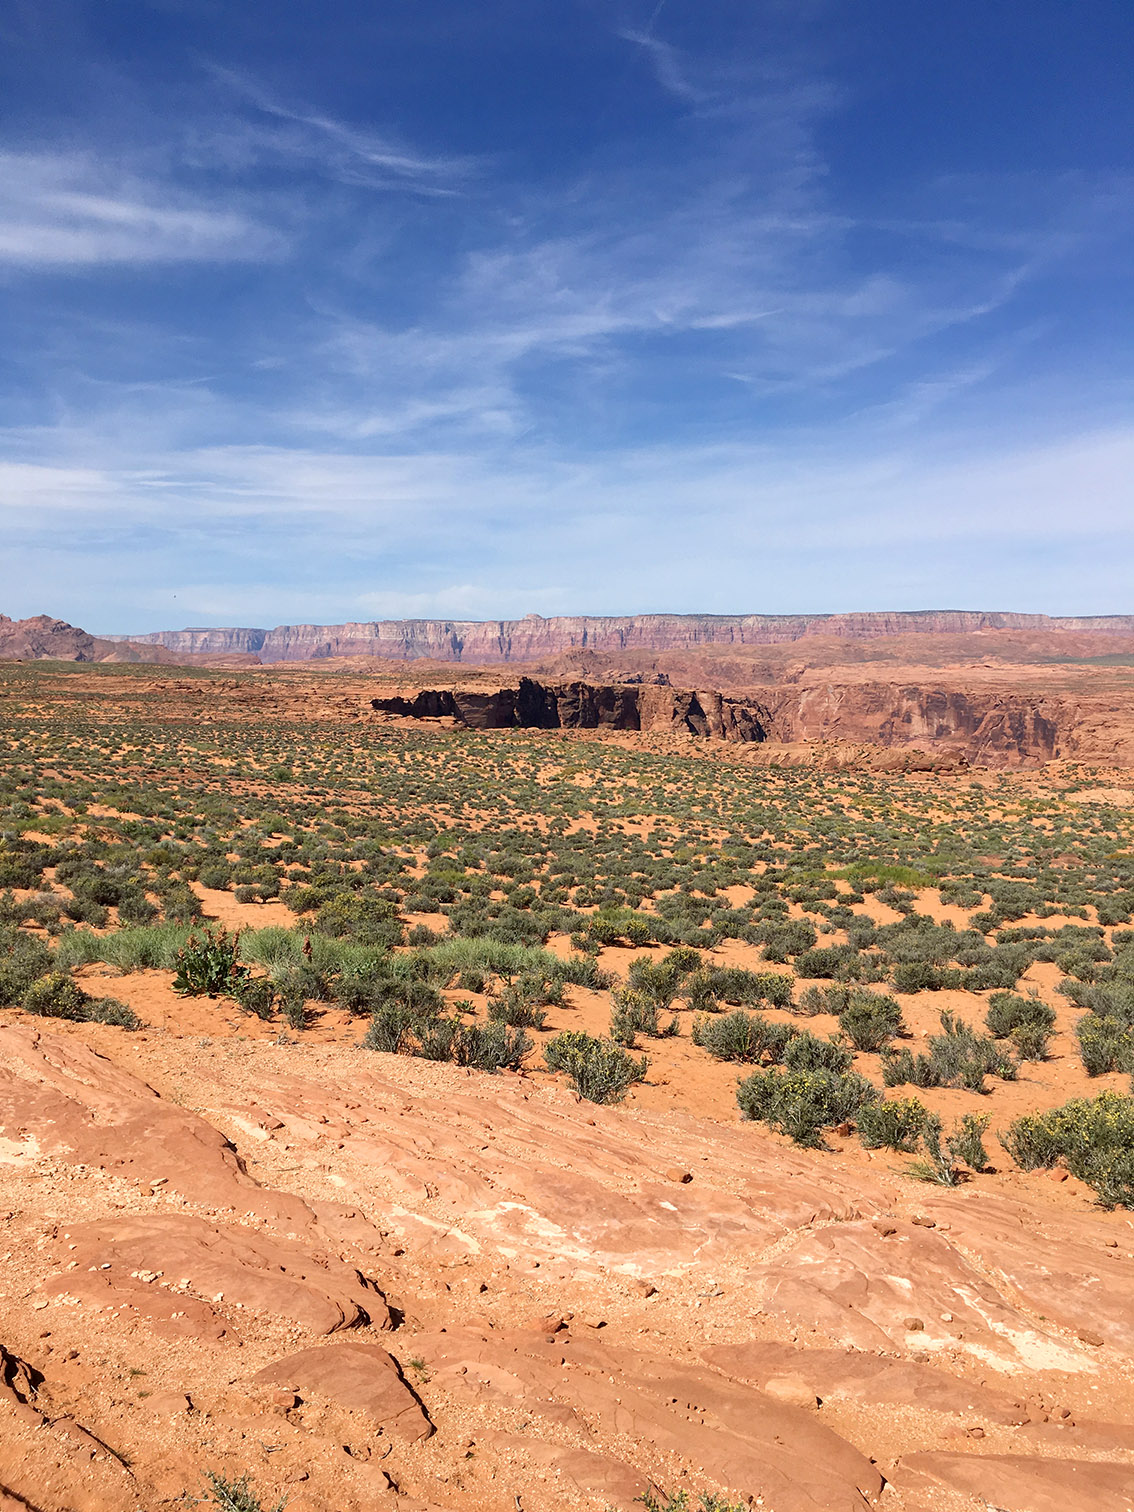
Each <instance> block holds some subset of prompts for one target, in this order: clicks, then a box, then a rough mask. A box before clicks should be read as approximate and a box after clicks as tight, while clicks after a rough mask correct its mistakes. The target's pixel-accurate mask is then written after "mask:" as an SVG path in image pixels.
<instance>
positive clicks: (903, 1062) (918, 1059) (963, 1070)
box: [882, 1013, 1018, 1092]
mask: <svg viewBox="0 0 1134 1512" xmlns="http://www.w3.org/2000/svg"><path fill="white" fill-rule="evenodd" d="M941 1028H942V1030H943V1033H941V1034H936V1035H931V1036H930V1039H929V1054H928V1055H914V1054H913V1053H912V1052H911V1051H910V1050H908V1049H902V1050H899V1051H897V1052H893V1053H891V1054H890V1055H888V1056H887V1058H886V1062H885V1064H884V1065H883V1067H882V1080H883V1082H884V1083H885V1084H886V1086H888V1087H899V1086H903V1085H905V1084H906V1083H910V1084H912V1085H913V1086H915V1087H958V1086H959V1087H964V1088H965V1089H966V1090H967V1091H969V1092H987V1090H988V1088H987V1086H986V1085H985V1077H986V1076H998V1077H1000V1078H1001V1080H1003V1081H1014V1080H1015V1078H1016V1073H1017V1070H1018V1063H1017V1062H1016V1061H1015V1060H1014V1059H1013V1057H1012V1056H1011V1055H1009V1054H1008V1052H1007V1051H1005V1050H1003V1049H1002V1048H1001V1047H1000V1046H999V1045H998V1044H997V1042H996V1040H994V1039H993V1038H992V1037H991V1036H986V1035H981V1034H977V1033H975V1031H974V1030H973V1029H972V1028H971V1027H970V1026H969V1025H968V1024H965V1023H963V1022H961V1021H960V1020H958V1019H954V1018H953V1016H952V1015H951V1014H949V1013H943V1014H942V1015H941Z"/></svg>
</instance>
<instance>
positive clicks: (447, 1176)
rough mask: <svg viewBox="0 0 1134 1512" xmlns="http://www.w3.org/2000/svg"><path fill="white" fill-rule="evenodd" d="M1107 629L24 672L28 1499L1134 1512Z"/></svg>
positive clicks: (1126, 895) (17, 980)
mask: <svg viewBox="0 0 1134 1512" xmlns="http://www.w3.org/2000/svg"><path fill="white" fill-rule="evenodd" d="M66 628H68V629H69V628H70V627H66ZM52 633H53V634H54V632H52ZM1059 634H1060V633H1056V632H1052V633H1050V634H1049V633H1047V632H1044V633H1043V634H1041V633H1039V632H1036V633H1034V634H1033V633H1031V632H1027V633H1025V632H1023V631H1018V630H1012V629H1008V630H994V631H990V632H988V633H987V634H985V635H984V637H983V638H982V639H981V640H977V639H975V638H974V637H973V635H972V634H967V633H964V632H958V633H957V634H952V633H949V634H942V635H936V636H934V635H929V634H925V635H922V636H911V635H894V636H891V637H881V638H878V639H876V640H875V641H874V642H873V643H872V645H871V646H870V648H868V650H864V649H863V643H862V642H861V641H859V640H854V639H851V640H849V641H845V640H844V641H842V642H838V643H836V642H835V641H833V640H830V639H827V640H825V639H823V638H822V637H819V638H811V639H808V638H804V639H803V640H799V639H797V640H795V641H793V642H791V643H790V644H787V645H762V646H757V647H746V648H743V649H742V651H732V650H729V651H727V652H726V651H722V649H721V648H720V647H711V648H709V649H708V650H705V651H696V652H691V651H689V650H688V649H687V648H679V649H678V650H676V651H672V652H670V653H667V652H666V651H665V650H664V648H663V650H662V651H660V652H657V653H655V654H646V653H645V652H643V651H642V650H641V649H640V648H638V649H635V650H632V651H626V652H618V653H615V652H609V651H606V650H602V651H598V652H591V651H587V652H580V651H573V652H567V653H564V652H562V651H561V650H559V649H556V648H552V650H553V655H551V656H550V658H549V659H545V660H544V661H542V662H541V661H538V660H536V661H531V662H525V663H523V664H522V665H520V666H508V667H506V668H505V667H500V666H493V667H486V666H483V665H481V666H475V667H474V666H456V667H455V666H453V665H450V664H446V663H444V662H440V661H432V660H429V659H428V658H426V659H422V660H419V661H415V662H413V663H405V662H397V661H391V660H383V659H380V658H374V657H369V656H364V655H346V656H335V655H330V656H327V657H324V658H323V659H321V660H318V661H297V662H292V663H288V664H286V665H281V664H275V665H260V664H256V663H255V660H254V658H251V657H247V658H246V659H245V660H243V661H241V660H240V659H239V655H240V653H233V652H231V651H230V650H226V651H225V652H223V653H222V659H223V658H224V657H225V656H227V658H228V664H227V665H215V664H213V663H212V662H210V658H209V656H208V655H205V656H199V657H196V658H195V657H194V655H193V653H191V652H180V651H178V652H174V651H168V652H167V653H166V654H167V655H169V656H170V657H172V658H174V660H172V661H170V662H168V663H165V664H156V663H153V662H148V661H144V660H136V661H135V660H124V659H119V658H118V654H117V653H115V652H113V651H111V652H108V653H98V654H96V655H94V656H92V657H90V659H83V660H64V659H52V658H50V657H46V658H45V657H44V654H43V649H44V648H43V644H41V642H36V647H38V649H36V648H31V656H30V657H29V656H28V655H27V652H28V650H29V644H24V645H22V646H17V647H16V652H17V653H19V652H20V651H21V650H22V651H23V652H24V653H25V655H24V656H23V657H22V658H21V659H12V660H8V661H4V662H0V723H2V734H0V739H2V747H0V749H2V750H3V753H4V760H3V766H2V770H0V890H2V891H0V1254H2V1255H3V1267H2V1269H0V1346H2V1354H0V1507H2V1508H3V1509H4V1512H10V1509H13V1512H14V1509H33V1512H135V1509H137V1512H159V1509H173V1508H182V1507H189V1506H191V1505H195V1504H201V1503H203V1504H207V1505H219V1506H229V1507H232V1508H234V1509H237V1512H255V1509H256V1508H263V1509H269V1508H275V1507H277V1506H278V1505H279V1504H280V1503H281V1501H286V1505H287V1506H288V1507H290V1508H292V1509H293V1512H364V1509H372V1508H376V1509H385V1508H389V1509H390V1512H426V1509H430V1512H462V1509H466V1508H477V1509H484V1512H516V1509H519V1512H552V1509H571V1512H575V1509H579V1512H583V1509H587V1512H592V1509H593V1512H605V1509H607V1508H618V1509H629V1508H632V1507H634V1506H635V1505H636V1504H637V1505H642V1503H643V1499H644V1501H645V1504H646V1505H647V1506H651V1507H654V1508H665V1509H670V1512H676V1509H678V1508H682V1507H686V1506H687V1507H688V1508H689V1509H690V1512H696V1509H698V1508H700V1507H701V1506H702V1504H704V1505H706V1506H708V1507H710V1508H715V1509H717V1512H723V1509H734V1508H737V1507H750V1506H751V1507H763V1508H767V1509H769V1512H827V1509H832V1512H843V1509H847V1512H850V1509H856V1508H865V1507H868V1506H878V1507H883V1508H885V1507H889V1508H893V1509H895V1512H921V1509H930V1508H933V1509H946V1512H970V1509H971V1512H975V1509H986V1508H999V1509H1003V1512H1056V1509H1058V1512H1064V1509H1078V1508H1083V1509H1088V1508H1089V1509H1091V1512H1112V1509H1113V1512H1119V1509H1128V1508H1130V1507H1131V1506H1134V1210H1132V1204H1134V1102H1132V1100H1131V1097H1130V1092H1131V1086H1130V1079H1131V1073H1132V1072H1134V1028H1132V1025H1134V746H1132V744H1131V742H1132V740H1134V721H1132V720H1131V713H1130V711H1131V708H1132V707H1134V705H1132V704H1131V699H1130V684H1129V679H1130V676H1131V668H1132V665H1134V639H1130V638H1129V637H1128V636H1126V635H1124V634H1121V633H1119V632H1117V631H1114V632H1110V633H1109V638H1107V637H1105V636H1103V635H1102V633H1101V632H1100V633H1099V634H1095V633H1093V632H1088V631H1078V630H1075V631H1066V632H1061V634H1062V637H1063V638H1062V639H1060V638H1059ZM100 644H111V645H112V644H114V643H111V642H103V643H100ZM76 645H77V646H78V650H77V651H76V649H75V648H76ZM46 649H47V651H51V650H52V649H53V644H52V643H51V642H50V637H49V641H48V643H47V644H46ZM54 649H55V650H56V651H57V652H59V646H58V645H55V646H54ZM332 649H335V648H332ZM8 654H12V652H11V648H9V653H8ZM60 654H62V655H64V656H67V657H70V656H71V655H84V656H85V653H84V651H83V645H82V644H80V643H77V642H76V643H69V644H68V647H67V649H66V650H64V651H63V652H61V653H60ZM139 654H140V655H144V654H145V653H144V652H143V653H139ZM104 655H105V656H106V657H110V658H113V659H102V658H103V656H104ZM178 656H181V657H182V658H183V660H182V662H181V663H180V664H178V662H177V660H176V657H178ZM233 657H235V658H236V659H233ZM215 660H216V658H215V657H214V658H213V662H215ZM521 677H524V678H527V679H528V683H529V684H530V685H531V686H534V687H537V688H540V689H543V690H547V689H550V690H551V694H550V695H549V694H547V693H546V691H545V692H544V693H541V695H540V698H541V702H540V704H539V707H540V708H542V709H545V710H546V709H548V708H551V707H553V706H554V708H555V709H556V710H557V711H562V710H564V709H566V708H568V707H570V708H571V709H572V710H578V709H579V708H582V707H584V706H585V707H586V708H589V709H597V710H599V713H598V714H596V715H595V720H594V722H593V723H586V722H580V723H576V724H575V725H574V726H571V725H570V724H569V723H567V722H566V721H565V719H564V717H563V716H562V714H561V712H556V713H555V716H554V717H555V718H556V719H559V720H561V721H562V722H560V723H559V724H557V725H551V724H547V725H545V726H544V727H534V726H528V725H523V724H516V723H512V724H510V725H508V726H506V727H498V726H497V725H496V724H495V723H494V721H495V719H496V715H495V714H494V715H492V716H491V717H489V716H487V715H485V714H484V710H485V709H486V708H487V709H491V710H499V708H500V707H502V705H501V703H500V694H501V690H505V691H506V692H507V694H508V697H512V690H513V689H515V688H517V686H518V679H519V678H521ZM580 687H582V688H584V689H589V690H591V691H590V692H586V693H580V691H579V689H580ZM604 689H605V690H613V691H612V692H609V694H608V693H605V692H602V691H601V690H604ZM706 689H708V690H710V692H711V693H712V695H713V696H714V697H716V698H717V699H718V703H717V704H714V703H713V702H712V700H711V698H707V697H706V696H704V694H705V690H706ZM594 690H599V691H598V692H595V691H594ZM423 692H425V693H428V694H429V695H430V698H431V699H433V700H434V702H433V703H432V704H431V703H430V701H429V699H427V700H425V701H424V702H420V701H419V700H420V697H421V695H422V693H423ZM441 693H446V694H448V695H450V697H449V701H448V702H446V703H445V704H444V709H445V710H446V711H447V712H441V713H437V712H433V713H431V712H429V710H430V708H434V709H437V708H441V704H439V703H437V702H436V696H437V695H439V694H441ZM686 693H688V694H689V696H690V697H693V696H694V695H695V696H696V709H695V710H694V711H693V712H692V713H691V710H693V704H691V703H689V702H688V701H687V700H686V701H683V699H685V695H686ZM679 695H680V696H679ZM549 697H550V699H551V702H550V703H549V702H548V699H549ZM721 700H723V702H721ZM726 705H728V706H729V707H731V706H733V705H735V706H736V708H739V709H742V710H745V711H748V713H747V714H746V715H745V718H749V717H750V718H751V719H752V720H754V721H755V722H756V724H757V725H758V726H759V731H760V733H759V737H758V738H757V737H756V736H751V729H752V726H751V725H747V724H745V723H744V721H743V720H738V719H736V718H734V719H733V720H732V723H731V724H730V723H729V722H728V720H727V719H725V718H724V716H723V715H721V714H720V710H722V709H725V707H726ZM526 706H527V705H525V707H526ZM508 707H509V708H511V707H513V705H508ZM615 708H617V709H619V710H622V711H623V713H622V714H620V715H619V716H618V717H617V718H615V717H613V716H611V717H609V718H607V717H606V716H605V715H604V714H603V712H602V711H603V710H610V709H615ZM647 708H648V709H649V710H652V711H653V713H651V714H650V717H649V718H648V719H643V718H642V717H641V711H642V710H645V709H647ZM714 709H715V710H717V713H716V714H714V712H713V711H714ZM407 710H408V712H407ZM627 710H630V711H631V713H626V711H627ZM470 711H471V713H470ZM752 711H755V712H752ZM423 716H424V717H423ZM541 717H543V716H541ZM547 717H548V719H549V720H550V718H551V716H547ZM572 717H575V716H574V715H573V716H572ZM588 717H589V716H588ZM509 718H511V716H509ZM580 718H581V716H580ZM714 721H716V723H714ZM722 721H723V722H722ZM718 726H719V728H718ZM741 729H748V730H749V732H750V735H749V736H745V737H741V736H740V735H738V734H737V731H739V730H741ZM730 731H731V732H732V735H731V736H730V734H729V732H730Z"/></svg>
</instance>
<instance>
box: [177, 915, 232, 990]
mask: <svg viewBox="0 0 1134 1512" xmlns="http://www.w3.org/2000/svg"><path fill="white" fill-rule="evenodd" d="M247 975H248V967H247V966H245V965H244V963H243V962H242V961H241V960H240V935H239V934H234V935H230V934H229V932H228V930H227V929H224V928H223V927H222V928H220V929H218V930H217V931H216V933H215V934H214V933H213V931H212V930H211V929H207V928H206V929H202V930H201V932H200V934H191V935H190V936H189V938H188V939H187V940H186V941H185V944H184V945H183V946H182V948H181V949H180V950H179V951H178V953H177V975H176V977H175V978H174V981H173V990H174V992H176V993H178V994H179V995H180V996H181V997H235V996H236V994H237V992H238V991H239V989H240V987H241V985H242V984H243V981H244V978H245V977H246V976H247Z"/></svg>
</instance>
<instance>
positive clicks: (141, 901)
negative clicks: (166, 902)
mask: <svg viewBox="0 0 1134 1512" xmlns="http://www.w3.org/2000/svg"><path fill="white" fill-rule="evenodd" d="M156 918H157V907H156V905H155V904H153V903H151V902H150V900H149V898H147V897H146V895H145V893H144V892H142V891H141V890H140V889H136V888H131V890H130V891H129V892H124V893H123V894H122V899H121V901H120V902H119V904H118V922H119V923H120V924H149V923H150V922H151V921H152V920H154V919H156Z"/></svg>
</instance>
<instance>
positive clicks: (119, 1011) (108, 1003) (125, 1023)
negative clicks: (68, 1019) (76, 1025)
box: [86, 997, 142, 1030]
mask: <svg viewBox="0 0 1134 1512" xmlns="http://www.w3.org/2000/svg"><path fill="white" fill-rule="evenodd" d="M86 1018H87V1022H88V1023H91V1024H110V1025H112V1026H113V1027H114V1028H116V1029H131V1030H132V1029H140V1028H141V1027H142V1021H141V1019H140V1018H139V1017H138V1015H137V1014H136V1013H135V1012H134V1010H133V1008H131V1007H130V1006H129V1004H127V1003H120V1002H119V1001H118V999H117V998H95V997H93V998H89V999H88V1000H87V1004H86Z"/></svg>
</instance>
